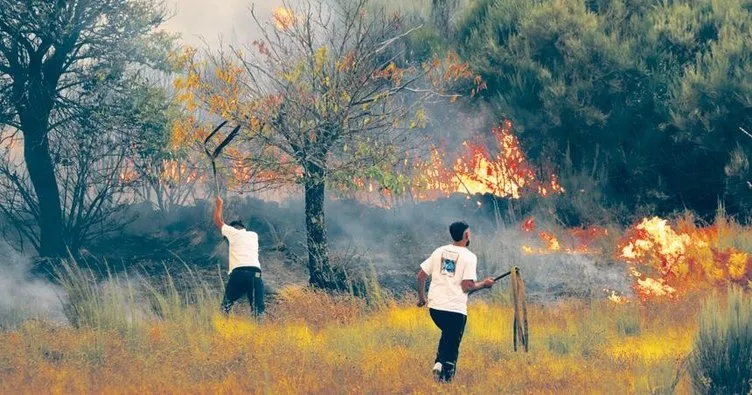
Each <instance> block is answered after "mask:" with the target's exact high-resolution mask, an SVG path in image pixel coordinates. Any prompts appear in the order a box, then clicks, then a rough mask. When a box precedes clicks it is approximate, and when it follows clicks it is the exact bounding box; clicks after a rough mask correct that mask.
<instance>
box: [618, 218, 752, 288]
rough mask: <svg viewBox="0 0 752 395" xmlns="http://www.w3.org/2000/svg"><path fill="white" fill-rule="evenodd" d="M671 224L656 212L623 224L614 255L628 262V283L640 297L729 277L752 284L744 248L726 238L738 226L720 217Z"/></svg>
mask: <svg viewBox="0 0 752 395" xmlns="http://www.w3.org/2000/svg"><path fill="white" fill-rule="evenodd" d="M677 225H678V226H676V227H672V226H671V225H670V224H669V223H668V221H667V220H665V219H661V218H658V217H653V218H645V219H643V220H641V221H640V222H639V223H638V224H636V225H635V226H634V227H632V228H631V229H629V230H627V232H626V233H625V235H624V237H623V239H622V240H621V242H620V243H619V246H618V248H617V258H618V259H619V260H622V261H624V262H626V263H629V264H631V265H633V267H632V268H631V269H630V274H631V275H632V277H633V278H634V284H633V286H634V289H635V292H636V294H637V295H638V296H640V298H641V299H642V300H648V299H651V298H676V297H679V296H681V295H684V294H687V293H689V292H691V291H693V290H698V289H706V288H713V287H722V286H726V285H727V284H729V283H735V284H739V285H742V286H749V285H752V264H751V263H752V262H751V261H752V259H750V255H749V253H748V252H746V251H741V250H739V249H737V247H734V246H733V244H732V243H729V242H728V241H727V240H728V236H729V235H731V234H734V233H739V232H743V231H745V229H744V228H742V227H741V226H740V225H735V224H734V223H730V222H729V221H728V220H725V219H720V220H718V221H716V223H715V224H714V225H711V226H706V227H696V226H695V225H694V221H693V220H691V218H690V219H687V220H683V221H679V222H678V223H677ZM730 244H731V245H730ZM635 266H639V267H640V268H641V270H640V271H637V269H636V268H635ZM641 272H645V273H648V274H644V273H641Z"/></svg>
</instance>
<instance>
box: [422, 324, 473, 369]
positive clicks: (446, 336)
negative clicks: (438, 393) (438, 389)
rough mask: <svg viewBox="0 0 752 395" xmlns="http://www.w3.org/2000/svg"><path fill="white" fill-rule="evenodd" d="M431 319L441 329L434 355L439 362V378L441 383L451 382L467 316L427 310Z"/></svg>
mask: <svg viewBox="0 0 752 395" xmlns="http://www.w3.org/2000/svg"><path fill="white" fill-rule="evenodd" d="M429 312H430V313H431V319H432V320H433V323H434V324H436V326H438V327H439V329H441V339H440V340H439V350H438V352H437V353H436V362H441V365H442V368H441V376H440V377H439V378H440V379H441V380H443V381H452V378H453V377H454V372H455V369H456V367H457V357H458V356H459V353H460V342H461V341H462V335H463V334H464V333H465V323H466V322H467V316H466V315H464V314H460V313H453V312H450V311H442V310H434V309H429Z"/></svg>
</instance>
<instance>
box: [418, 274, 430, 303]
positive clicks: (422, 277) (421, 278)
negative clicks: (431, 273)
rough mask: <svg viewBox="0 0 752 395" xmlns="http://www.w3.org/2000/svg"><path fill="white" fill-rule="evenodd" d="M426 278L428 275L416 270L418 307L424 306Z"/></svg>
mask: <svg viewBox="0 0 752 395" xmlns="http://www.w3.org/2000/svg"><path fill="white" fill-rule="evenodd" d="M426 278H428V274H426V272H424V271H423V269H420V270H418V307H423V306H425V305H426Z"/></svg>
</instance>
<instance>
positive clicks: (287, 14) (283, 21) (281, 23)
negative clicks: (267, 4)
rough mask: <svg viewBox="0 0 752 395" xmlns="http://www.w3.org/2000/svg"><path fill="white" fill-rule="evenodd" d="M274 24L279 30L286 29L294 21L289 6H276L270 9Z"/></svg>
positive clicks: (293, 15)
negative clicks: (272, 9)
mask: <svg viewBox="0 0 752 395" xmlns="http://www.w3.org/2000/svg"><path fill="white" fill-rule="evenodd" d="M272 18H274V26H275V27H276V28H277V29H279V30H288V29H289V28H290V27H292V25H293V23H295V14H294V13H293V11H292V10H291V9H290V8H287V7H277V8H275V9H274V11H272Z"/></svg>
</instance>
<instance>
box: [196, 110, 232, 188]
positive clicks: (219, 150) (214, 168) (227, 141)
mask: <svg viewBox="0 0 752 395" xmlns="http://www.w3.org/2000/svg"><path fill="white" fill-rule="evenodd" d="M226 124H227V121H223V122H222V123H220V124H219V126H217V127H216V128H214V130H213V131H212V132H211V133H209V135H208V136H206V139H204V152H205V153H206V156H208V157H209V160H211V164H212V173H213V174H214V187H215V188H216V190H217V196H219V179H218V178H217V158H218V157H219V155H220V154H222V150H223V149H225V147H227V145H228V144H230V142H232V140H233V139H235V137H237V136H238V132H240V125H238V126H236V127H235V129H233V130H232V132H230V134H228V135H227V137H225V138H224V140H222V141H221V142H220V143H219V145H217V147H216V148H214V151H209V140H211V139H212V138H213V137H214V136H215V135H216V134H217V133H218V132H219V131H220V130H221V129H222V128H223V127H224V126H225V125H226Z"/></svg>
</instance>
